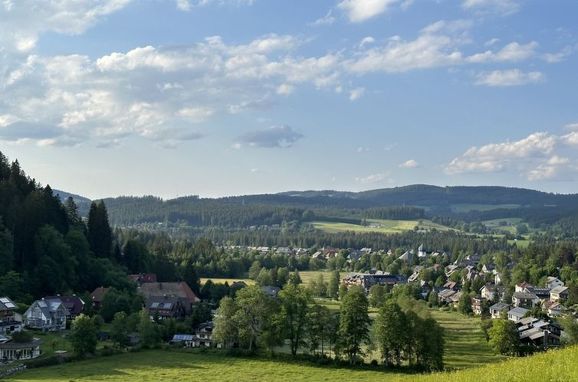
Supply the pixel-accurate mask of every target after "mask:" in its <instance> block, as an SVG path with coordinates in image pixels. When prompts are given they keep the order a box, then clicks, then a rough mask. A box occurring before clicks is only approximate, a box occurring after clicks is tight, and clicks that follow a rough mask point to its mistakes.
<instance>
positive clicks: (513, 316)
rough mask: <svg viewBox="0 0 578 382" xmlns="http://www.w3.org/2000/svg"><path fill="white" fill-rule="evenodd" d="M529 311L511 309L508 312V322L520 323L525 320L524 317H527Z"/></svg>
mask: <svg viewBox="0 0 578 382" xmlns="http://www.w3.org/2000/svg"><path fill="white" fill-rule="evenodd" d="M528 312H529V310H528V309H525V308H520V307H518V308H514V309H510V310H509V311H508V320H510V321H514V322H518V321H520V320H521V319H522V318H524V316H525V315H526V313H528Z"/></svg>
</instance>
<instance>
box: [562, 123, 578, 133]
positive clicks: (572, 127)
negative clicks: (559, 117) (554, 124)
mask: <svg viewBox="0 0 578 382" xmlns="http://www.w3.org/2000/svg"><path fill="white" fill-rule="evenodd" d="M564 128H565V129H567V130H572V131H578V122H575V123H569V124H567V125H565V126H564Z"/></svg>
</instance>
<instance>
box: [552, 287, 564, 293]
mask: <svg viewBox="0 0 578 382" xmlns="http://www.w3.org/2000/svg"><path fill="white" fill-rule="evenodd" d="M567 291H568V287H565V286H557V287H555V288H552V290H551V291H550V293H554V294H560V293H564V292H567Z"/></svg>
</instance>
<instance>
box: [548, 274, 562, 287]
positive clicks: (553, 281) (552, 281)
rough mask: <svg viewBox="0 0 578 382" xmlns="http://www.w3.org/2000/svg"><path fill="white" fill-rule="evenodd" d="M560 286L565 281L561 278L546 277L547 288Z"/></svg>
mask: <svg viewBox="0 0 578 382" xmlns="http://www.w3.org/2000/svg"><path fill="white" fill-rule="evenodd" d="M559 286H564V281H562V280H560V279H559V278H557V277H553V276H548V277H547V278H546V288H548V289H554V288H556V287H559Z"/></svg>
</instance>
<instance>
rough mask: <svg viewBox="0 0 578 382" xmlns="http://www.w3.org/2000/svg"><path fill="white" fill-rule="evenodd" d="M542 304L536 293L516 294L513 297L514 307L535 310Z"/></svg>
mask: <svg viewBox="0 0 578 382" xmlns="http://www.w3.org/2000/svg"><path fill="white" fill-rule="evenodd" d="M539 303H540V299H539V298H538V296H536V295H535V294H534V293H530V292H514V294H513V295H512V305H514V306H515V307H522V308H533V307H534V306H536V305H538V304H539Z"/></svg>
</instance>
